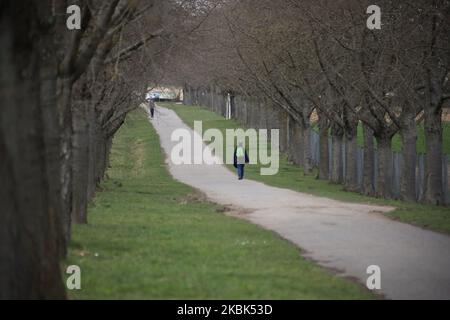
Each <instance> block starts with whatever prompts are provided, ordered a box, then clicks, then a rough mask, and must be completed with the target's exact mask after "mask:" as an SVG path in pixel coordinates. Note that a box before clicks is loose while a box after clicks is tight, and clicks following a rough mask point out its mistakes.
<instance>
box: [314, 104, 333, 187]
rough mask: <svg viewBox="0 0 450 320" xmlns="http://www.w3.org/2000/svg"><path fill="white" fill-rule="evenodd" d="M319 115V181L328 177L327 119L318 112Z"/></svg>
mask: <svg viewBox="0 0 450 320" xmlns="http://www.w3.org/2000/svg"><path fill="white" fill-rule="evenodd" d="M317 114H318V115H319V135H320V138H319V139H320V141H319V143H320V146H319V153H320V163H319V175H318V177H319V179H322V180H328V179H329V177H330V172H329V171H330V169H329V162H330V155H329V154H328V129H329V125H328V119H327V118H326V117H325V115H323V114H322V113H321V112H320V111H318V112H317Z"/></svg>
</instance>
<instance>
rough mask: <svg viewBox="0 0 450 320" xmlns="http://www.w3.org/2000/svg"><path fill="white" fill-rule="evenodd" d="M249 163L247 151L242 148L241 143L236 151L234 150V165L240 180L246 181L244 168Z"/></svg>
mask: <svg viewBox="0 0 450 320" xmlns="http://www.w3.org/2000/svg"><path fill="white" fill-rule="evenodd" d="M248 162H249V159H248V154H247V150H245V148H244V147H243V146H242V143H241V142H240V143H239V144H238V146H237V148H236V149H234V161H233V165H234V167H235V168H236V169H237V174H238V178H239V180H242V179H244V167H245V164H246V163H248Z"/></svg>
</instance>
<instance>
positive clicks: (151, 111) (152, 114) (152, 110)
mask: <svg viewBox="0 0 450 320" xmlns="http://www.w3.org/2000/svg"><path fill="white" fill-rule="evenodd" d="M154 116H155V108H150V117H152V118H153V117H154Z"/></svg>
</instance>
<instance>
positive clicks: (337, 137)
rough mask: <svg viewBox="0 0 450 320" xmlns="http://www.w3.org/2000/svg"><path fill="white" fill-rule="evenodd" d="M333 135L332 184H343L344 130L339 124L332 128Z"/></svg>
mask: <svg viewBox="0 0 450 320" xmlns="http://www.w3.org/2000/svg"><path fill="white" fill-rule="evenodd" d="M331 135H332V149H333V151H332V154H333V161H332V169H331V182H333V183H342V182H343V181H342V180H343V179H342V139H343V130H342V128H341V127H340V126H338V125H337V124H333V125H332V128H331Z"/></svg>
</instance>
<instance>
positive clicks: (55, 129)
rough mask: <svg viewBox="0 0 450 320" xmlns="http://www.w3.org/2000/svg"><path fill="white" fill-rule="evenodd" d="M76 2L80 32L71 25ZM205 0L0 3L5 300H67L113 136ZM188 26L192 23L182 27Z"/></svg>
mask: <svg viewBox="0 0 450 320" xmlns="http://www.w3.org/2000/svg"><path fill="white" fill-rule="evenodd" d="M69 5H77V6H78V7H79V8H80V9H81V28H80V29H75V30H69V29H68V28H67V25H66V22H67V19H68V18H70V16H69V15H68V14H67V8H68V7H69ZM196 8H197V6H195V1H183V2H179V1H165V2H164V3H161V2H160V1H133V0H102V1H90V0H73V1H65V0H42V1H15V0H3V1H2V2H1V4H0V47H1V50H0V101H1V108H0V172H1V177H2V188H0V207H1V209H0V256H1V259H0V299H24V298H65V296H66V294H65V288H64V286H63V282H62V275H61V272H60V261H61V259H62V258H64V257H65V255H66V250H67V245H68V243H69V240H70V232H71V225H72V223H86V222H87V211H86V206H87V203H88V201H89V200H90V199H92V197H93V196H94V194H95V190H96V186H97V185H98V183H99V182H100V180H101V179H102V178H103V176H104V174H105V170H106V168H107V166H108V154H109V150H110V148H111V141H112V137H113V136H114V134H115V132H116V131H117V130H118V129H119V128H120V126H121V125H122V123H123V122H124V120H125V117H126V114H127V113H128V112H129V111H130V110H132V109H134V108H136V107H137V106H139V104H140V103H141V102H142V101H143V98H144V97H145V92H146V90H147V84H148V83H150V82H152V83H155V82H157V81H158V79H160V78H161V72H162V70H163V69H164V65H165V60H166V59H165V56H167V55H168V54H170V52H171V50H173V49H174V48H176V38H177V37H178V36H180V35H182V34H183V33H185V31H186V32H193V30H195V27H196V25H197V24H198V21H200V20H201V16H202V15H203V14H204V12H202V11H201V10H200V9H197V10H195V9H196ZM184 27H185V28H186V29H183V28H184Z"/></svg>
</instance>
